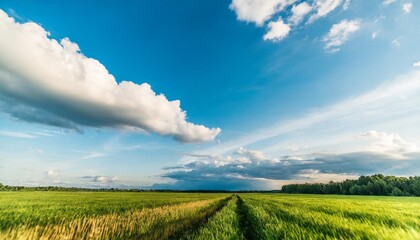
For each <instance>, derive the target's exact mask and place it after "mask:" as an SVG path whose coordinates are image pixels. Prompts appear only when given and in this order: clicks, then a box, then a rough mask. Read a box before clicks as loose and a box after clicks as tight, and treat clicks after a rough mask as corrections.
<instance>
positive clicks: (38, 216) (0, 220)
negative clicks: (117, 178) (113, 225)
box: [0, 192, 229, 231]
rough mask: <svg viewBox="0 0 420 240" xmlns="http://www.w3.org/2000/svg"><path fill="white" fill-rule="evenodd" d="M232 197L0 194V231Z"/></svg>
mask: <svg viewBox="0 0 420 240" xmlns="http://www.w3.org/2000/svg"><path fill="white" fill-rule="evenodd" d="M221 196H229V194H211V193H153V192H143V193H127V192H125V193H124V192H114V193H113V192H0V231H5V230H7V229H12V228H16V227H20V226H23V225H24V226H26V227H35V226H46V225H51V224H63V223H67V222H69V221H73V220H75V219H80V218H86V217H98V216H102V215H107V214H113V213H126V212H134V211H139V210H141V209H144V208H156V207H160V206H165V205H174V204H179V203H184V202H191V201H198V200H207V199H215V198H219V197H221Z"/></svg>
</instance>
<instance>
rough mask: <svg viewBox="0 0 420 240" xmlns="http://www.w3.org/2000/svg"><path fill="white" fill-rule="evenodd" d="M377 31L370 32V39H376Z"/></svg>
mask: <svg viewBox="0 0 420 240" xmlns="http://www.w3.org/2000/svg"><path fill="white" fill-rule="evenodd" d="M378 34H379V31H374V32H372V39H375V38H377V37H378Z"/></svg>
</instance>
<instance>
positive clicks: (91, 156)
mask: <svg viewBox="0 0 420 240" xmlns="http://www.w3.org/2000/svg"><path fill="white" fill-rule="evenodd" d="M103 156H105V153H101V152H90V153H88V154H87V155H86V156H83V157H82V158H81V160H87V159H92V158H99V157H103Z"/></svg>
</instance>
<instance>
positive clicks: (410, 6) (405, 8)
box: [402, 3, 413, 14]
mask: <svg viewBox="0 0 420 240" xmlns="http://www.w3.org/2000/svg"><path fill="white" fill-rule="evenodd" d="M402 9H403V11H404V13H405V14H409V13H411V10H412V9H413V4H412V3H404V4H403V6H402Z"/></svg>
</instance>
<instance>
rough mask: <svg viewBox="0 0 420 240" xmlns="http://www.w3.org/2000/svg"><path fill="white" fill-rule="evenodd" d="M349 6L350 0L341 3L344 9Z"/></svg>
mask: <svg viewBox="0 0 420 240" xmlns="http://www.w3.org/2000/svg"><path fill="white" fill-rule="evenodd" d="M349 7H350V0H346V1H345V2H344V4H343V10H344V11H346V10H347V9H349Z"/></svg>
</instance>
